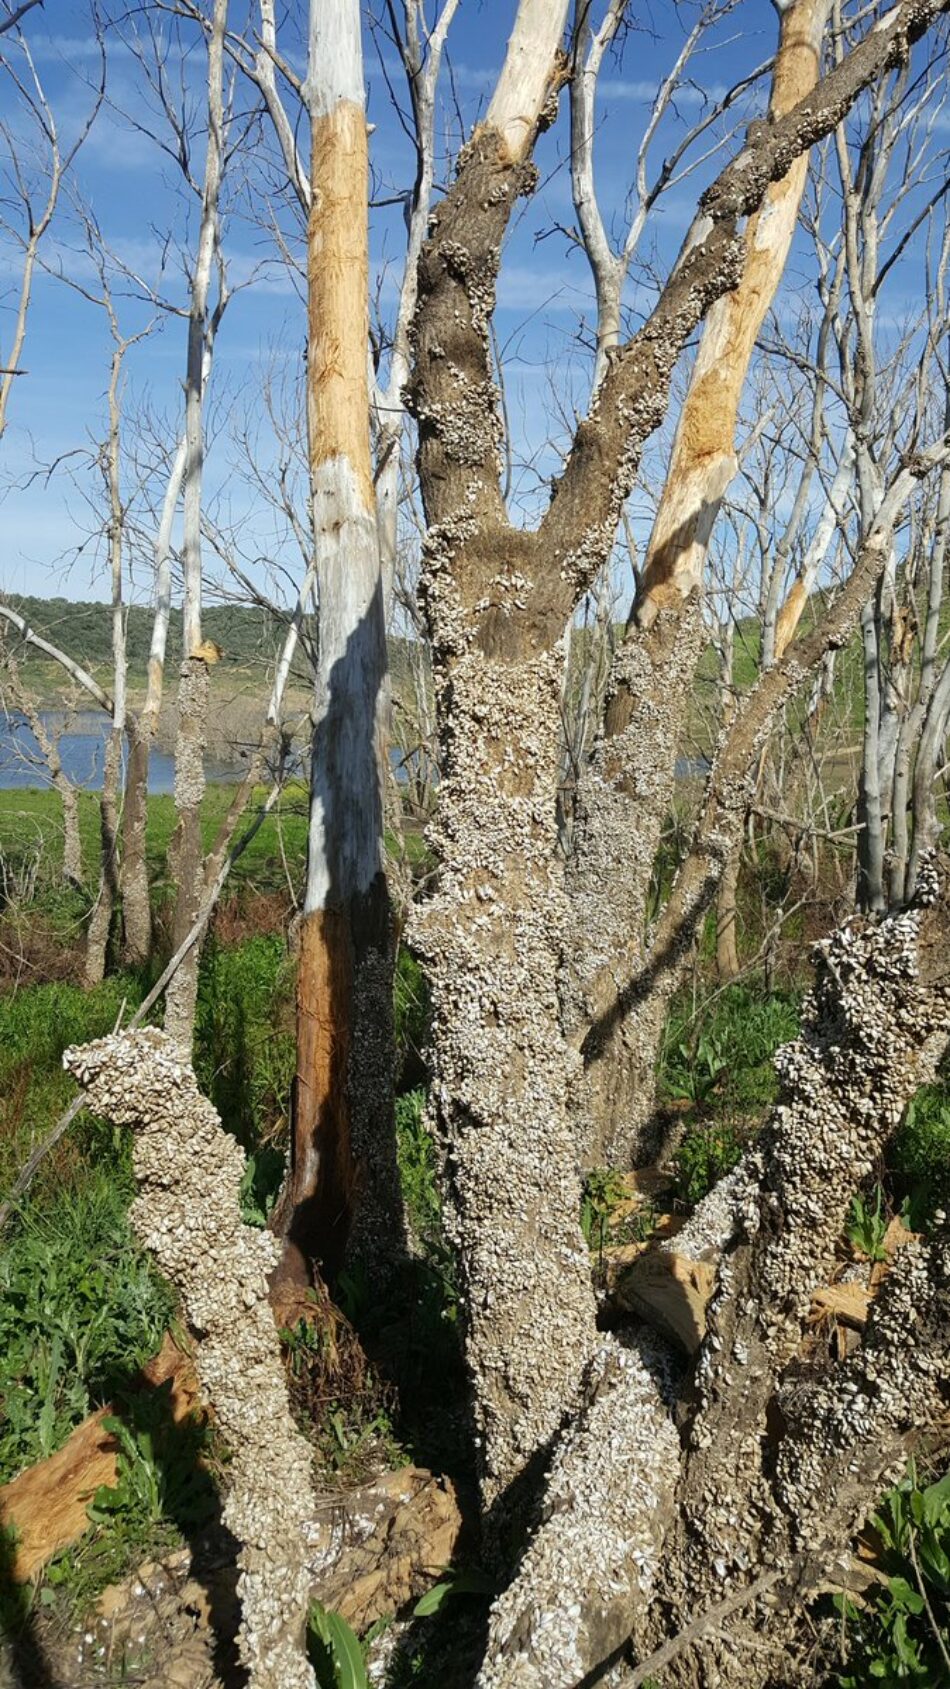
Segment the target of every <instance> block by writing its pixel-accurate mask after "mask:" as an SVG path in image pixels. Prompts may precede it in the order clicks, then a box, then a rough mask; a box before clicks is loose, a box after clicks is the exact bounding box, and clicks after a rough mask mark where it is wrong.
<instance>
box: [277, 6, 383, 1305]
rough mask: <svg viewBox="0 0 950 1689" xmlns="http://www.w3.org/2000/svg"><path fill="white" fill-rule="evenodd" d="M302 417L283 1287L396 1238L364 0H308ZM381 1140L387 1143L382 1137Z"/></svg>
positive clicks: (282, 1213) (281, 1223) (302, 1282)
mask: <svg viewBox="0 0 950 1689" xmlns="http://www.w3.org/2000/svg"><path fill="white" fill-rule="evenodd" d="M306 93H307V102H308V105H309V109H310V121H311V140H312V174H311V188H312V195H311V198H312V209H311V214H310V229H309V253H310V258H309V354H308V364H307V369H308V394H307V396H308V422H309V441H310V464H311V488H312V498H313V528H314V544H315V554H316V576H317V582H318V593H317V597H318V602H319V615H320V622H319V651H318V657H317V667H316V672H315V675H314V701H313V737H312V743H311V774H310V825H309V834H308V856H307V885H306V893H305V897H304V906H303V920H302V924H301V931H300V951H299V960H298V973H297V1072H296V1078H295V1082H294V1099H293V1123H292V1144H291V1167H290V1172H289V1176H288V1180H287V1184H286V1188H285V1190H284V1193H283V1198H282V1202H281V1207H280V1215H279V1226H280V1229H281V1231H282V1233H283V1236H284V1255H283V1261H282V1264H281V1269H280V1279H281V1286H279V1287H278V1289H277V1291H276V1294H277V1296H278V1300H279V1297H280V1294H281V1287H282V1286H286V1287H287V1289H288V1292H289V1293H292V1291H293V1288H294V1287H295V1286H300V1285H307V1284H309V1283H310V1281H311V1279H310V1275H311V1271H312V1267H313V1264H314V1262H315V1261H318V1260H319V1261H320V1262H321V1263H322V1264H323V1266H324V1269H325V1270H327V1271H329V1272H330V1273H332V1272H333V1271H334V1270H335V1269H336V1268H338V1267H339V1265H340V1264H341V1261H342V1258H343V1253H344V1250H345V1247H346V1244H347V1239H348V1234H349V1231H350V1225H351V1220H352V1216H353V1211H354V1205H356V1206H357V1207H358V1211H359V1215H360V1231H361V1236H360V1242H361V1245H362V1244H363V1243H365V1245H366V1248H367V1250H372V1249H375V1250H376V1251H378V1252H380V1253H382V1254H384V1255H385V1254H386V1253H388V1252H389V1251H390V1249H391V1247H392V1232H393V1226H394V1224H395V1221H394V1203H395V1197H396V1190H397V1180H396V1177H395V1150H394V1147H393V1139H392V1131H391V1121H392V1106H393V1105H392V956H391V944H392V941H391V933H390V917H389V900H388V894H387V888H386V877H385V872H384V868H383V852H382V815H383V803H382V788H381V781H380V767H379V751H380V734H381V730H382V727H383V721H382V714H383V710H384V703H385V700H384V686H385V677H386V639H385V618H384V608H383V588H382V581H381V578H380V566H379V540H378V533H377V525H376V506H375V499H374V493H373V475H372V466H371V459H370V432H369V387H368V379H367V374H368V372H367V345H368V335H369V319H368V266H369V254H368V219H367V193H368V180H369V177H368V149H367V134H366V112H365V95H364V88H363V61H362V48H361V40H360V8H359V4H358V0H341V3H340V4H338V5H336V6H334V7H326V6H324V5H322V4H321V3H320V0H312V4H311V9H310V53H309V75H308V80H307V83H306ZM387 1139H388V1146H389V1147H388V1149H387V1147H386V1146H387Z"/></svg>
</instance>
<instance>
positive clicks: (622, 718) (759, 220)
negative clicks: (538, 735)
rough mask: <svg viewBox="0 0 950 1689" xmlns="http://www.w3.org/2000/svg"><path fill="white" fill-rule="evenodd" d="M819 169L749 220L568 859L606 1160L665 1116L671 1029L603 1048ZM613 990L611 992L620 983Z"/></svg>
mask: <svg viewBox="0 0 950 1689" xmlns="http://www.w3.org/2000/svg"><path fill="white" fill-rule="evenodd" d="M828 10H829V5H828V0H796V3H795V4H793V5H790V6H788V7H786V8H783V9H782V10H781V13H780V17H781V23H780V39H779V47H778V52H777V54H776V60H775V68H774V71H773V84H772V97H771V114H772V116H773V118H775V117H781V116H782V115H784V114H785V113H786V112H787V111H789V110H790V109H791V108H792V107H793V106H794V105H795V104H796V102H797V101H798V100H800V99H801V98H802V96H803V95H804V94H806V93H807V92H808V90H809V89H810V88H811V87H813V86H814V84H815V82H816V80H817V76H818V66H819V58H820V48H821V38H822V34H823V31H824V26H825V20H826V18H827V15H828ZM806 170H807V163H806V160H805V159H804V158H803V157H802V158H799V159H797V160H796V161H795V163H794V164H793V165H792V167H791V169H790V170H789V171H788V173H787V174H786V175H785V176H784V177H783V179H782V180H781V181H779V182H776V183H774V184H773V185H772V186H771V187H770V188H769V189H768V191H767V193H766V195H765V200H764V203H763V206H762V209H761V211H759V212H757V213H756V214H755V215H754V216H753V217H752V218H751V219H750V225H749V230H748V235H747V241H746V256H745V261H744V265H743V271H742V275H741V277H740V278H739V281H738V285H737V286H736V287H735V289H734V290H733V291H732V292H731V293H728V294H726V295H724V296H723V298H721V299H719V300H718V301H717V302H716V303H715V304H714V305H713V306H712V308H711V310H710V311H709V313H708V316H707V320H706V326H705V329H704V331H703V336H702V339H701V341H700V347H699V351H698V353H697V357H696V364H695V367H694V370H693V374H692V378H691V381H690V387H689V392H688V394H687V396H686V400H685V402H684V405H683V410H682V413H681V416H680V420H679V424H678V427H677V433H676V440H675V443H674V447H673V456H672V461H671V465H670V471H669V474H668V477H667V480H666V483H665V485H664V489H663V494H662V498H661V502H660V507H659V510H658V512H657V517H656V521H655V523H654V527H653V532H652V534H651V537H650V543H649V546H648V549H647V555H646V561H645V565H644V571H643V577H642V581H641V585H640V592H639V595H638V600H637V603H636V605H635V607H634V611H633V612H632V614H631V618H630V622H629V624H628V628H627V632H626V636H625V639H624V641H623V644H622V646H621V648H620V650H619V651H618V654H617V657H616V659H615V664H614V672H613V674H612V676H611V682H610V686H609V690H608V699H607V706H606V710H605V714H604V726H603V733H602V735H601V736H600V739H599V740H598V743H597V745H596V746H595V749H594V752H593V755H592V757H591V760H590V765H589V768H588V770H587V771H586V775H585V778H584V779H583V780H582V782H581V786H580V791H579V798H578V811H577V818H576V821H575V841H574V851H573V855H572V859H571V863H570V868H569V874H570V892H571V898H572V902H573V903H574V905H575V908H576V911H577V925H576V938H575V944H574V947H573V953H572V961H571V966H570V969H569V971H568V973H567V974H566V976H565V1012H566V1016H567V1022H568V1026H569V1028H570V1031H571V1034H572V1036H573V1038H574V1039H575V1041H576V1042H577V1043H578V1044H580V1043H581V1042H582V1041H585V1040H586V1045H585V1047H586V1050H587V1057H586V1061H585V1085H584V1093H583V1099H584V1100H583V1105H582V1106H583V1119H582V1134H583V1153H584V1154H585V1156H586V1157H587V1158H588V1159H590V1160H591V1161H592V1162H594V1163H595V1164H597V1163H604V1162H609V1161H622V1162H629V1161H630V1160H634V1161H636V1160H638V1159H642V1158H643V1157H647V1158H649V1157H650V1156H651V1155H652V1154H653V1153H655V1148H656V1146H655V1144H654V1143H653V1142H652V1141H651V1140H649V1139H648V1138H647V1137H645V1136H644V1133H645V1131H646V1128H647V1125H648V1122H649V1121H650V1120H651V1118H652V1116H653V1114H654V1100H655V1082H654V1070H655V1066H656V1061H657V1057H658V1054H659V1038H660V1036H661V1034H662V1022H661V1020H660V1019H659V1018H658V1017H657V1016H656V1015H654V1014H653V1013H652V1012H650V1009H649V1007H648V1006H647V1005H644V1010H643V1013H642V1015H641V1016H640V1017H638V1016H635V1015H631V1016H628V1017H623V1018H620V1019H616V1020H613V1021H611V1022H610V1023H609V1026H610V1030H609V1033H608V1032H603V1033H602V1036H601V1038H600V1039H599V1040H597V1041H594V1040H591V1039H589V1038H588V1037H587V1034H588V1031H589V1028H590V1026H591V1025H592V1023H594V1022H595V1021H597V1020H601V1024H602V1026H606V1025H607V1024H608V1023H606V1022H603V1020H602V1008H603V1003H604V1000H605V996H609V995H610V994H611V992H612V989H613V984H615V983H616V981H617V980H618V979H619V978H620V977H621V976H622V975H624V974H626V975H627V977H629V975H630V973H631V972H632V970H633V968H634V966H635V965H636V960H637V958H638V957H640V956H641V955H642V953H643V948H644V943H645V939H646V932H645V925H646V911H647V902H648V896H649V891H650V883H651V876H652V872H653V864H654V861H655V858H656V853H657V849H658V847H659V842H660V836H661V829H662V827H663V825H664V823H665V821H666V818H667V816H668V814H669V812H670V809H671V806H672V801H673V791H674V779H675V767H676V753H677V747H678V744H679V742H680V738H681V735H682V731H683V726H684V723H685V718H686V711H687V709H688V705H689V699H690V698H691V696H692V693H693V680H694V676H695V671H696V665H697V662H698V660H699V655H700V652H701V650H702V647H703V644H704V642H705V634H704V629H703V622H702V616H701V610H700V595H701V588H702V578H703V569H704V564H705V558H706V550H707V547H708V544H709V538H710V534H711V532H712V528H713V524H714V522H715V519H716V515H717V513H718V510H719V506H720V502H721V499H722V496H723V494H724V492H725V490H726V487H727V486H728V484H729V482H730V481H731V479H732V477H733V475H734V474H735V469H736V459H735V446H734V436H735V428H736V419H737V413H738V406H739V399H740V396H741V392H742V388H743V384H744V382H745V377H746V372H747V370H748V365H749V360H750V358H751V355H752V350H753V347H754V345H755V340H756V336H757V334H758V331H759V328H760V327H761V324H762V322H763V320H764V317H765V313H766V311H767V310H768V307H769V305H770V303H771V300H772V298H773V296H774V293H775V290H776V288H777V286H778V283H779V281H780V279H781V275H782V271H783V269H784V266H785V260H786V257H787V255H788V251H789V247H790V245H791V240H792V235H793V233H794V229H795V223H796V219H797V216H798V207H799V203H800V201H801V195H802V190H803V188H804V183H805V174H806ZM612 982H613V984H612Z"/></svg>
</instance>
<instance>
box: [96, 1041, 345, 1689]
mask: <svg viewBox="0 0 950 1689" xmlns="http://www.w3.org/2000/svg"><path fill="white" fill-rule="evenodd" d="M63 1060H64V1063H65V1066H66V1067H67V1069H68V1070H69V1072H70V1073H72V1074H73V1075H74V1077H75V1078H76V1079H77V1080H78V1082H79V1084H80V1085H81V1086H82V1087H83V1090H84V1091H85V1093H86V1095H87V1097H88V1099H89V1102H90V1104H91V1105H92V1107H93V1108H94V1109H95V1110H96V1112H97V1113H99V1114H102V1115H103V1116H104V1117H105V1118H106V1119H107V1120H111V1121H114V1122H115V1124H116V1125H118V1126H128V1127H130V1128H131V1131H132V1137H133V1146H134V1148H133V1165H134V1169H135V1176H136V1181H137V1184H138V1195H137V1197H136V1200H135V1202H134V1203H133V1205H132V1223H133V1225H134V1227H135V1229H136V1232H137V1233H138V1236H139V1238H140V1239H141V1241H142V1244H143V1245H144V1247H145V1248H146V1249H149V1250H151V1251H152V1253H153V1254H154V1255H155V1258H156V1260H157V1261H158V1264H159V1266H160V1267H161V1269H162V1271H163V1272H164V1273H165V1274H166V1275H167V1276H168V1278H169V1279H170V1280H171V1282H172V1284H173V1285H174V1286H175V1288H176V1290H177V1291H178V1293H179V1295H180V1296H181V1299H182V1306H183V1310H184V1313H185V1317H186V1319H187V1320H188V1323H189V1325H190V1327H191V1329H192V1331H194V1332H195V1333H196V1334H197V1336H198V1344H197V1351H196V1354H197V1359H196V1365H197V1371H198V1376H199V1379H200V1380H201V1383H202V1385H203V1388H204V1393H205V1396H206V1398H207V1400H208V1401H209V1402H210V1404H211V1406H212V1408H213V1410H214V1414H215V1419H216V1421H217V1423H218V1425H219V1426H220V1428H221V1433H222V1435H223V1436H224V1437H225V1439H226V1441H227V1444H228V1448H229V1451H230V1455H231V1460H230V1463H229V1468H228V1488H227V1495H226V1498H225V1503H224V1510H223V1518H224V1523H225V1524H226V1525H227V1527H228V1528H229V1530H231V1531H233V1533H234V1535H235V1536H236V1538H237V1540H238V1542H239V1544H240V1549H239V1554H238V1563H239V1566H240V1580H239V1585H238V1593H239V1595H240V1598H241V1607H242V1620H241V1627H240V1630H239V1633H238V1645H239V1649H240V1654H241V1660H242V1663H243V1664H244V1665H245V1666H246V1667H247V1668H248V1681H249V1683H250V1684H251V1685H252V1689H313V1684H314V1676H313V1671H312V1669H311V1667H310V1665H309V1663H308V1660H307V1655H306V1647H305V1632H306V1624H307V1613H308V1609H309V1603H310V1590H311V1574H310V1570H309V1559H310V1554H311V1552H312V1550H313V1548H314V1547H315V1546H316V1544H317V1541H318V1540H319V1536H320V1533H319V1531H318V1529H317V1528H316V1524H315V1519H316V1513H317V1507H316V1499H315V1496H314V1493H313V1488H312V1483H311V1455H310V1450H309V1448H308V1446H307V1444H306V1442H305V1441H304V1438H303V1437H302V1436H301V1434H300V1432H299V1431H298V1430H297V1428H296V1426H295V1425H294V1422H293V1417H292V1415H291V1411H290V1404H289V1402H288V1400H287V1382H286V1378H285V1376H284V1369H283V1364H282V1361H281V1356H280V1347H279V1344H278V1340H277V1330H276V1327H275V1325H274V1319H273V1315H272V1312H271V1307H270V1302H269V1300H268V1279H269V1275H270V1273H271V1272H272V1271H273V1269H274V1267H275V1265H276V1263H277V1258H278V1254H279V1248H278V1245H277V1243H276V1241H275V1239H274V1238H273V1237H271V1235H270V1233H269V1232H266V1231H255V1230H253V1229H252V1228H251V1227H249V1226H245V1225H243V1224H242V1223H241V1218H240V1206H239V1201H238V1193H239V1189H240V1184H241V1179H242V1176H243V1173H244V1163H245V1158H244V1152H243V1150H242V1149H241V1147H240V1145H239V1144H238V1143H237V1141H236V1140H235V1139H234V1138H233V1137H231V1136H230V1134H229V1133H227V1132H225V1131H224V1129H223V1127H222V1125H221V1122H220V1120H219V1119H218V1116H217V1114H216V1113H215V1111H214V1109H213V1107H212V1106H211V1104H210V1103H209V1102H207V1101H206V1100H205V1098H204V1097H202V1096H201V1094H200V1093H199V1091H198V1087H197V1085H196V1083H195V1076H194V1074H193V1073H192V1071H191V1069H190V1068H189V1067H188V1066H187V1065H186V1064H183V1062H182V1059H181V1051H180V1048H179V1047H178V1046H177V1045H176V1044H175V1043H174V1042H173V1041H172V1040H171V1039H170V1038H169V1036H168V1035H167V1034H166V1033H164V1032H160V1031H158V1030H157V1029H156V1028H154V1027H149V1028H147V1029H146V1030H145V1031H142V1032H127V1033H122V1034H116V1035H114V1036H112V1037H110V1038H103V1039H100V1040H99V1041H98V1042H97V1043H94V1044H86V1045H83V1046H81V1047H78V1048H74V1049H71V1050H67V1051H66V1054H65V1056H64V1058H63ZM209 1263H213V1266H211V1267H210V1270H209Z"/></svg>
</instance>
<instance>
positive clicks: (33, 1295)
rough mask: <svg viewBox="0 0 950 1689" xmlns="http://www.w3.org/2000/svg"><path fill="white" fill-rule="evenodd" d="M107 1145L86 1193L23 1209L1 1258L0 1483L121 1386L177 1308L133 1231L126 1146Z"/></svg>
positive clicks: (58, 1440)
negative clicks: (0, 1417)
mask: <svg viewBox="0 0 950 1689" xmlns="http://www.w3.org/2000/svg"><path fill="white" fill-rule="evenodd" d="M107 1148H108V1152H109V1153H108V1155H107V1154H103V1165H101V1166H96V1165H92V1166H90V1167H89V1169H88V1172H87V1174H86V1177H85V1179H84V1181H83V1184H82V1187H81V1189H78V1190H77V1189H71V1190H67V1191H65V1192H63V1193H62V1194H60V1195H59V1196H58V1197H57V1198H54V1199H52V1200H50V1201H48V1202H47V1203H45V1204H36V1203H33V1204H31V1205H30V1206H29V1207H28V1208H27V1209H26V1210H25V1212H24V1214H23V1217H22V1219H21V1220H20V1223H19V1225H18V1226H17V1228H16V1230H15V1233H14V1236H13V1238H12V1241H11V1242H10V1243H9V1245H8V1247H7V1249H6V1251H5V1252H4V1254H3V1255H2V1256H0V1398H2V1402H3V1417H2V1422H0V1483H3V1482H6V1481H7V1480H8V1479H9V1478H13V1477H15V1476H16V1474H17V1472H19V1471H21V1470H22V1469H23V1468H24V1467H25V1466H30V1465H32V1464H33V1463H34V1462H35V1461H37V1460H42V1459H43V1458H44V1456H45V1455H48V1454H52V1453H53V1452H54V1450H55V1449H58V1448H59V1447H61V1445H62V1444H63V1443H64V1442H65V1440H66V1438H67V1436H68V1435H69V1433H70V1431H72V1430H73V1429H74V1427H75V1426H76V1425H79V1424H80V1423H81V1422H82V1420H83V1419H85V1417H86V1415H87V1414H88V1413H90V1412H92V1411H93V1410H94V1409H95V1408H97V1407H100V1406H101V1405H102V1404H103V1403H104V1402H107V1401H109V1400H110V1399H111V1398H112V1397H113V1396H114V1395H115V1393H116V1391H117V1390H118V1389H120V1388H121V1387H122V1386H123V1385H124V1384H127V1383H128V1382H129V1380H130V1379H131V1378H133V1377H134V1375H135V1374H136V1373H137V1372H138V1370H139V1368H140V1367H142V1366H143V1365H144V1364H145V1362H146V1361H148V1360H150V1359H151V1357H152V1356H153V1355H154V1354H155V1353H156V1351H157V1350H158V1348H159V1346H160V1343H161V1340H162V1335H163V1333H164V1332H165V1330H166V1328H167V1326H168V1322H169V1320H170V1319H171V1317H172V1313H173V1311H174V1299H173V1297H172V1295H171V1293H170V1291H169V1289H168V1287H167V1285H166V1284H165V1283H164V1282H163V1280H162V1279H161V1278H160V1276H159V1274H158V1273H157V1272H156V1271H155V1269H154V1267H153V1266H152V1264H151V1262H150V1261H149V1259H148V1258H147V1257H146V1256H145V1255H144V1253H143V1252H142V1251H141V1250H140V1249H139V1248H138V1247H137V1245H136V1244H135V1242H134V1240H133V1238H132V1235H131V1231H130V1228H129V1222H128V1212H127V1211H128V1204H129V1201H130V1200H131V1196H132V1194H133V1181H132V1175H131V1169H130V1167H129V1165H128V1154H127V1149H126V1146H125V1145H124V1144H123V1143H122V1142H121V1140H119V1139H118V1138H117V1139H116V1140H115V1141H114V1142H113V1143H112V1144H111V1145H108V1146H107V1145H106V1144H105V1143H103V1144H102V1149H103V1151H106V1150H107ZM107 1162H108V1164H106V1163H107Z"/></svg>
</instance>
